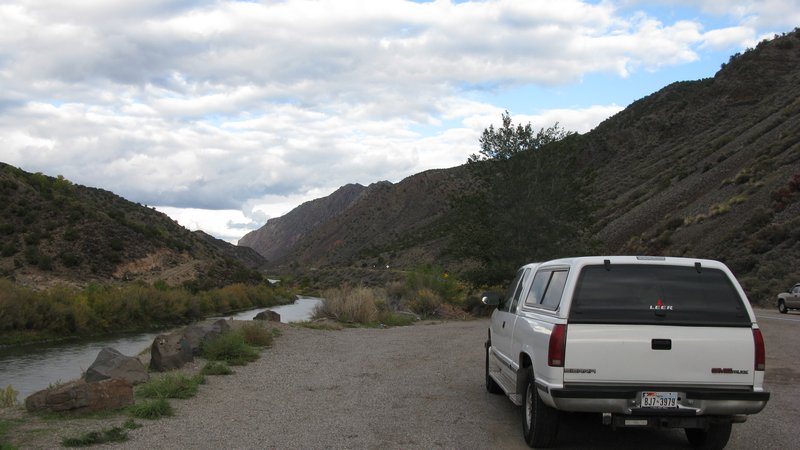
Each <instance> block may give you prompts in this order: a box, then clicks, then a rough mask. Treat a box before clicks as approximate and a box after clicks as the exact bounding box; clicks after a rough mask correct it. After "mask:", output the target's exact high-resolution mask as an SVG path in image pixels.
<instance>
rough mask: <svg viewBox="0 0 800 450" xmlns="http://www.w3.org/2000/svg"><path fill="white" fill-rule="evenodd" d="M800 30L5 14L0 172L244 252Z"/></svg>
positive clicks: (588, 21) (57, 7)
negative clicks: (494, 137)
mask: <svg viewBox="0 0 800 450" xmlns="http://www.w3.org/2000/svg"><path fill="white" fill-rule="evenodd" d="M797 26H800V0H752V1H727V0H674V1H667V0H663V1H659V0H653V1H636V0H617V1H613V0H609V1H578V0H559V1H552V0H484V1H452V0H435V1H406V0H319V1H308V0H280V1H279V0H265V1H225V0H218V1H211V0H199V1H190V0H130V1H129V0H70V1H69V2H53V1H49V0H19V1H13V0H0V30H2V32H1V33H0V161H2V162H5V163H7V164H11V165H14V166H17V167H20V168H21V169H23V170H26V171H28V172H41V173H44V174H46V175H50V176H57V175H62V176H64V177H66V178H67V179H69V180H70V181H72V182H73V183H76V184H81V185H84V186H90V187H97V188H102V189H105V190H109V191H112V192H114V193H116V194H118V195H120V196H122V197H124V198H126V199H128V200H130V201H133V202H137V203H141V204H143V205H147V206H152V207H155V208H156V209H158V210H159V211H162V212H164V213H166V214H168V215H169V216H170V217H172V218H173V219H175V220H176V221H177V222H178V223H180V224H181V225H183V226H185V227H186V228H188V229H190V230H197V229H200V230H203V231H205V232H207V233H209V234H212V235H214V236H216V237H218V238H220V239H224V240H227V241H229V242H232V243H236V242H237V241H238V239H239V238H241V236H243V235H244V234H245V233H247V232H249V231H251V230H254V229H257V228H259V227H261V226H263V225H264V223H266V221H267V220H268V219H269V218H272V217H278V216H281V215H283V214H285V213H287V212H289V211H290V210H292V209H293V208H295V207H296V206H298V205H300V204H301V203H303V202H305V201H309V200H312V199H315V198H320V197H324V196H326V195H328V194H330V193H332V192H333V191H335V190H336V189H337V188H339V187H340V186H342V185H345V184H348V183H360V184H363V185H368V184H371V183H374V182H378V181H383V180H388V181H391V182H398V181H400V180H402V179H403V178H405V177H408V176H411V175H413V174H416V173H419V172H422V171H425V170H428V169H435V168H446V167H453V166H457V165H460V164H463V163H465V162H466V160H467V158H468V157H469V155H470V154H473V153H477V151H478V150H479V145H478V139H479V137H480V135H481V132H482V131H483V130H484V129H485V128H487V127H488V126H489V125H495V126H496V125H498V124H500V123H501V115H502V114H503V112H504V111H508V112H509V114H510V115H511V117H512V119H513V120H514V123H522V124H526V123H528V122H530V123H531V124H532V125H533V127H534V128H535V129H539V128H542V127H544V128H546V127H549V126H551V125H553V124H554V123H556V122H558V123H559V124H560V125H561V126H562V127H564V128H565V129H567V130H571V131H576V132H579V133H585V132H588V131H590V130H591V129H593V128H594V127H595V126H597V125H598V124H599V123H600V122H602V121H603V120H605V119H606V118H608V117H610V116H612V115H614V114H615V113H617V112H619V111H621V110H622V109H623V108H625V107H626V106H627V105H629V104H630V103H632V102H633V101H635V100H637V99H639V98H642V97H644V96H647V95H649V94H651V93H653V92H655V91H657V90H659V89H661V88H662V87H664V86H666V85H668V84H670V83H673V82H676V81H686V80H696V79H701V78H707V77H711V76H713V75H714V74H715V73H716V72H717V71H718V70H719V68H720V65H721V64H722V63H725V62H727V61H728V59H729V58H730V56H731V55H733V54H734V53H737V52H743V51H744V50H746V49H747V48H750V47H754V46H755V45H756V44H757V43H758V42H759V41H761V40H763V39H765V38H771V37H773V36H774V35H775V34H780V33H784V32H789V31H792V30H793V29H794V28H795V27H797Z"/></svg>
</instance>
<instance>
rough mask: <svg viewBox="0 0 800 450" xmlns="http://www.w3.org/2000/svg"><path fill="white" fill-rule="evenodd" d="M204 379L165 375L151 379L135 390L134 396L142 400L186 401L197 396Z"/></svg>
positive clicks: (199, 375) (198, 376)
mask: <svg viewBox="0 0 800 450" xmlns="http://www.w3.org/2000/svg"><path fill="white" fill-rule="evenodd" d="M205 381H206V380H205V377H204V376H203V375H202V374H197V375H194V376H191V377H187V376H186V375H174V374H167V375H164V376H162V377H158V378H153V379H151V380H150V381H148V382H147V383H144V384H143V385H141V386H139V387H138V388H137V389H136V394H137V395H139V396H140V397H144V398H180V399H186V398H190V397H194V396H195V395H197V390H198V389H199V386H200V385H201V384H203V383H205Z"/></svg>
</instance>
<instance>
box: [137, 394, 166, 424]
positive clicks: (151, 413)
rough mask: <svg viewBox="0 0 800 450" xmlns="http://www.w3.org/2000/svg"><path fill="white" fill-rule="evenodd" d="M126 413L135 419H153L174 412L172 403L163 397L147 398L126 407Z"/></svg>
mask: <svg viewBox="0 0 800 450" xmlns="http://www.w3.org/2000/svg"><path fill="white" fill-rule="evenodd" d="M128 413H129V414H130V415H131V416H133V417H135V418H137V419H147V420H155V419H160V418H162V417H164V416H171V415H173V414H174V411H173V410H172V405H170V404H169V401H167V399H165V398H159V399H156V400H149V401H146V402H142V403H137V404H135V405H132V406H129V407H128Z"/></svg>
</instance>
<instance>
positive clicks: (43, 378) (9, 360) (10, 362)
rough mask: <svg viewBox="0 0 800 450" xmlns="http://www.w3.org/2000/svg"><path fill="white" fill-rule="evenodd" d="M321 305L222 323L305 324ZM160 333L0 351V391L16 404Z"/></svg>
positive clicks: (308, 301) (131, 352) (306, 302)
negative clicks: (12, 393)
mask: <svg viewBox="0 0 800 450" xmlns="http://www.w3.org/2000/svg"><path fill="white" fill-rule="evenodd" d="M320 302H321V300H320V299H318V298H313V297H298V299H297V301H295V302H294V303H293V304H291V305H283V306H275V307H271V308H257V309H251V310H248V311H240V312H237V313H234V314H232V315H229V316H225V317H224V318H225V319H231V318H232V319H236V320H252V319H253V317H255V316H256V314H258V313H260V312H262V311H264V310H267V309H269V310H272V311H275V312H277V313H278V314H280V315H281V322H283V323H289V322H301V321H305V320H309V319H310V318H311V316H312V315H313V314H314V309H315V308H316V307H317V305H318V304H319V303H320ZM161 333H162V332H155V333H153V332H150V333H126V334H124V335H116V336H104V337H102V338H92V339H89V340H78V341H64V342H55V343H52V342H50V343H44V344H30V345H23V346H19V347H4V348H0V389H4V388H5V387H6V386H9V385H11V386H12V387H13V388H14V389H15V390H16V391H18V392H19V394H18V395H17V400H19V401H20V402H23V401H24V400H25V397H27V396H29V395H31V394H33V393H34V392H36V391H39V390H42V389H46V388H47V387H49V386H52V385H56V384H58V383H62V382H67V381H70V380H74V379H76V378H79V377H80V376H81V374H82V373H83V372H84V371H85V370H86V369H88V368H89V366H91V365H92V363H93V362H94V360H95V358H96V357H97V354H98V353H100V350H102V349H103V348H104V347H113V348H115V349H117V350H119V351H120V352H121V353H122V354H125V355H128V356H135V355H137V354H139V353H140V352H141V351H142V350H144V349H146V348H148V347H150V345H151V344H152V343H153V339H155V337H156V336H158V335H159V334H161Z"/></svg>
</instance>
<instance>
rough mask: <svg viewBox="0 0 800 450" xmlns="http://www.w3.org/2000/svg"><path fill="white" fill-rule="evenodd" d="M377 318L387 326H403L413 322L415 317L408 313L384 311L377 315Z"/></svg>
mask: <svg viewBox="0 0 800 450" xmlns="http://www.w3.org/2000/svg"><path fill="white" fill-rule="evenodd" d="M378 320H379V321H380V323H382V324H384V325H386V326H388V327H404V326H408V325H411V324H413V323H414V321H415V320H416V317H414V316H412V315H408V314H398V313H395V312H389V311H385V312H381V313H380V314H379V315H378Z"/></svg>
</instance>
